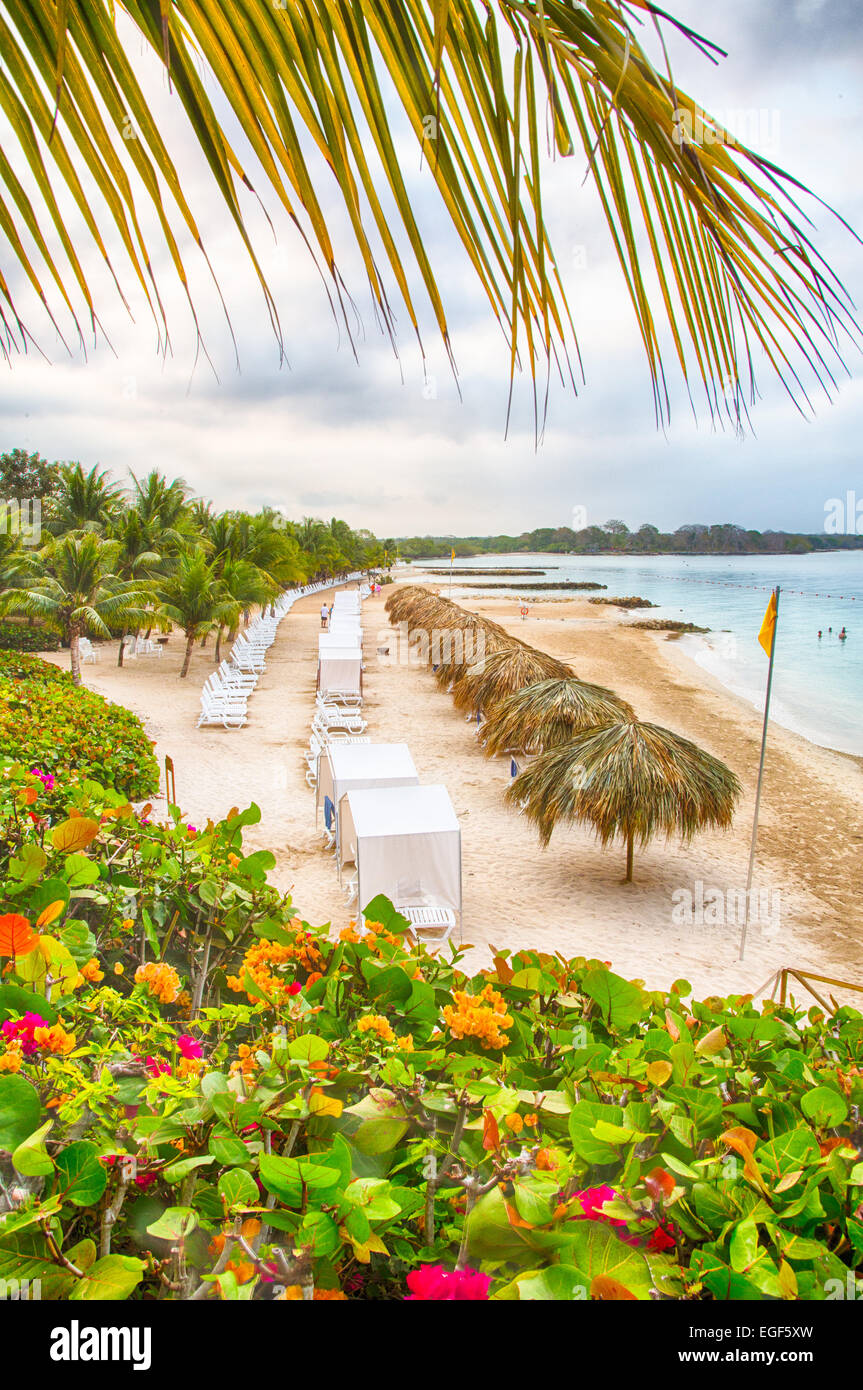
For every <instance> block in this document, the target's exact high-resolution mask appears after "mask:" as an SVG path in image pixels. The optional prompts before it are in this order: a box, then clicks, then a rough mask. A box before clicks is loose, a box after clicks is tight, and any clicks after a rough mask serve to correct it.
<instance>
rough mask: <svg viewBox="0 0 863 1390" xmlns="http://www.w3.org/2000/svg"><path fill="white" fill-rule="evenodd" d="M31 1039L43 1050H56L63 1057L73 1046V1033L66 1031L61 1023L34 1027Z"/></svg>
mask: <svg viewBox="0 0 863 1390" xmlns="http://www.w3.org/2000/svg"><path fill="white" fill-rule="evenodd" d="M33 1041H34V1042H35V1044H36V1046H37V1047H40V1048H41V1049H42V1050H43V1052H45V1051H47V1052H57V1053H59V1054H60V1056H61V1057H65V1055H66V1053H67V1052H71V1051H72V1049H73V1048H74V1046H75V1034H74V1033H67V1032H66V1029H65V1028H64V1027H63V1025H62V1023H55V1024H54V1026H53V1027H52V1028H34V1029H33Z"/></svg>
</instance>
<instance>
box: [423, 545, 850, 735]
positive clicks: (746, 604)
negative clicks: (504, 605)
mask: <svg viewBox="0 0 863 1390" xmlns="http://www.w3.org/2000/svg"><path fill="white" fill-rule="evenodd" d="M429 563H430V564H431V562H429ZM501 565H502V566H538V567H540V568H542V569H544V570H545V571H546V573H545V574H544V575H536V576H535V579H537V580H539V581H541V582H543V583H550V582H553V581H554V580H555V579H560V580H561V581H563V580H573V579H574V580H578V579H583V580H595V581H596V582H597V583H600V584H607V585H608V589H607V591H606V592H607V593H608V595H625V594H639V595H640V596H641V597H642V598H646V599H650V600H651V601H652V602H653V603H656V604H658V605H659V607H658V608H656V609H649V610H648V609H646V610H643V611H641V612H635V613H633V614H626V615H624V614H621V617H625V618H626V620H627V621H628V620H630V618H631V619H634V620H637V619H639V618H661V617H668V618H680V619H682V620H684V621H686V622H692V623H696V624H697V625H698V626H699V627H709V628H710V629H711V632H710V633H709V634H708V635H706V636H705V637H694V636H687V637H684V638H682V639H681V646H682V649H683V650H684V651H686V652H687V653H688V654H689V655H691V656H693V657H694V658H695V660H696V661H697V662H698V664H699V665H700V666H702V667H703V669H705V670H707V671H709V672H710V673H711V674H712V675H713V676H715V677H716V678H717V679H718V680H720V681H722V683H723V684H724V685H726V686H728V688H729V689H731V690H733V691H735V693H736V694H738V695H741V696H743V697H744V698H745V699H747V700H749V701H751V703H752V704H754V705H755V706H757V707H758V708H763V705H764V689H765V683H766V679H767V657H766V656H765V655H764V653H763V651H762V649H761V647H760V646H759V645H758V642H757V640H756V639H757V635H758V630H759V628H760V626H761V620H762V618H763V616H764V609H765V607H766V606H767V600H768V598H769V596H770V590H771V589H772V588H773V587H774V586H775V585H776V584H778V585H779V586H780V600H779V626H778V636H777V643H776V661H775V671H774V676H773V694H772V698H771V706H770V708H771V717H772V718H774V719H775V720H776V721H777V722H778V723H780V724H783V725H784V726H785V727H786V728H790V729H795V730H796V731H797V732H798V733H801V734H803V735H804V736H805V737H806V738H808V739H811V740H812V741H813V742H815V743H820V744H823V745H824V746H825V747H827V748H836V749H839V750H840V751H841V752H845V753H857V754H863V551H860V550H857V551H848V550H846V551H836V552H834V553H832V554H823V553H822V554H810V555H776V556H770V555H741V556H711V555H693V556H688V557H685V556H679V555H654V556H618V557H609V556H604V555H591V556H569V555H522V554H519V555H481V556H475V557H474V558H473V559H470V560H467V559H466V560H461V561H459V560H457V561H456V562H455V564H454V565H453V597H457V593H458V592H459V591H460V592H462V593H469V592H473V593H476V592H478V589H477V588H474V589H473V590H471V589H470V588H469V587H468V586H469V585H470V580H469V579H468V580H466V581H465V585H464V587H462V586H460V585H459V584H458V571H459V569H460V568H462V569H464V568H467V569H479V568H486V567H488V568H494V567H495V566H501ZM434 567H435V568H439V569H442V568H443V566H442V565H441V564H440V562H437V563H436V564H435V566H434ZM415 569H416V570H419V569H420V565H419V564H417V565H416V566H415ZM525 579H526V581H527V576H525ZM438 582H440V581H438ZM445 582H446V581H444V583H445ZM496 582H503V578H502V576H501V578H500V580H498V581H496ZM515 583H516V584H517V583H518V580H516V581H515ZM491 592H492V593H494V594H497V595H500V596H502V597H503V596H505V595H506V594H507V593H508V592H511V593H512V594H513V595H515V596H523V598H524V601H525V602H526V603H528V604H530V603H531V602H532V601H533V600H535V599H537V598H549V597H554V591H553V590H544V591H538V590H533V591H531V590H525V591H523V594H522V592H521V591H520V590H519V589H518V588H513V589H512V590H511V591H508V590H503V589H495V590H492V591H491ZM561 596H562V595H561ZM569 596H570V597H571V596H572V595H571V594H570V595H569ZM843 626H844V627H845V628H846V630H847V632H848V639H847V641H844V642H841V641H839V638H838V633H839V631H840V629H841V628H842V627H843ZM829 628H832V629H833V631H832V633H831V632H829V631H828V629H829ZM819 629H820V630H821V633H822V636H821V638H820V639H819V637H818V630H819Z"/></svg>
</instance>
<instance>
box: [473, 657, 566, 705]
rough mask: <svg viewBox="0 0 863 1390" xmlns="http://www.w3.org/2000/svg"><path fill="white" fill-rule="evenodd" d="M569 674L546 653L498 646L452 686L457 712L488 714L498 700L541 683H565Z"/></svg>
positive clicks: (562, 665) (554, 658)
mask: <svg viewBox="0 0 863 1390" xmlns="http://www.w3.org/2000/svg"><path fill="white" fill-rule="evenodd" d="M571 675H572V671H571V669H570V668H569V666H567V665H565V664H564V662H562V661H558V659H557V657H555V656H549V655H548V653H547V652H540V651H537V650H536V648H535V647H528V646H525V645H524V644H523V643H520V642H519V643H515V642H514V643H513V644H512V645H511V646H507V647H501V649H500V651H494V652H491V654H488V653H487V654H486V655H485V656H484V657H482V658H481V659H480V660H479V661H477V662H475V663H474V664H473V665H472V666H468V667H467V668H466V670H465V671H464V673H463V674H462V675H460V676H459V677H458V678H457V679H456V681H455V684H454V685H453V690H452V695H453V700H454V701H455V706H456V709H461V710H472V711H473V710H483V711H485V712H486V713H488V712H489V710H491V709H492V708H493V707H494V706H495V705H497V704H499V702H500V701H501V700H504V699H506V697H507V696H508V695H512V694H513V692H514V691H516V690H521V689H522V687H523V686H525V685H535V684H536V682H537V681H543V680H565V679H566V678H567V677H568V676H571Z"/></svg>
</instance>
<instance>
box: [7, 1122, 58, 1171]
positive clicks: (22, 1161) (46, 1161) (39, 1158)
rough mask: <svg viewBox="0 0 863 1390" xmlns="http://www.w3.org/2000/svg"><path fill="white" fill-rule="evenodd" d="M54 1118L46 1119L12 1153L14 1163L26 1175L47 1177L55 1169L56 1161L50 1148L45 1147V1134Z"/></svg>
mask: <svg viewBox="0 0 863 1390" xmlns="http://www.w3.org/2000/svg"><path fill="white" fill-rule="evenodd" d="M53 1123H54V1121H53V1120H46V1121H45V1123H44V1125H41V1126H40V1127H39V1129H37V1130H34V1132H33V1133H32V1134H31V1135H30V1136H29V1138H27V1139H25V1140H24V1141H23V1142H22V1143H20V1144H19V1145H18V1147H17V1148H16V1149H15V1150H14V1152H13V1154H12V1163H13V1166H14V1167H15V1168H17V1170H18V1172H19V1173H22V1174H23V1175H24V1177H27V1178H36V1177H47V1175H48V1174H49V1173H53V1171H54V1161H53V1159H52V1158H51V1156H50V1154H49V1153H48V1150H47V1149H46V1148H45V1136H46V1134H47V1133H48V1131H49V1129H50V1128H51V1126H52V1125H53Z"/></svg>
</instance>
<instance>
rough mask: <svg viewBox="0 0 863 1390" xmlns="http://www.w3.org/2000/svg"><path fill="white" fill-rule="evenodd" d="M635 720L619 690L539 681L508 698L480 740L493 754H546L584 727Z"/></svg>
mask: <svg viewBox="0 0 863 1390" xmlns="http://www.w3.org/2000/svg"><path fill="white" fill-rule="evenodd" d="M634 718H635V714H634V712H633V710H632V707H631V706H630V705H628V704H627V703H626V701H625V700H622V699H621V698H620V696H619V695H615V693H614V691H613V690H606V688H605V686H602V685H590V684H589V683H588V682H587V681H580V680H578V679H577V678H576V677H574V676H573V677H570V678H569V679H567V680H547V681H537V683H536V685H527V686H525V687H524V689H523V690H516V691H515V692H514V694H512V695H508V696H507V698H506V699H505V700H501V702H500V704H499V705H495V707H494V709H493V710H491V712H490V714H489V717H488V720H487V722H486V723H485V724H484V725H483V727H482V729H481V730H480V734H479V737H480V741H481V742H482V744H483V745H484V747H485V751H486V752H487V753H488V754H489V756H492V755H494V754H496V753H506V752H509V751H511V750H513V749H520V750H521V751H522V752H524V753H544V752H545V751H546V749H548V748H556V747H557V746H558V745H559V744H561V743H565V742H566V740H567V739H570V738H572V736H573V734H580V733H581V732H582V730H584V729H595V728H596V727H597V725H600V724H616V723H619V722H620V720H622V719H634Z"/></svg>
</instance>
